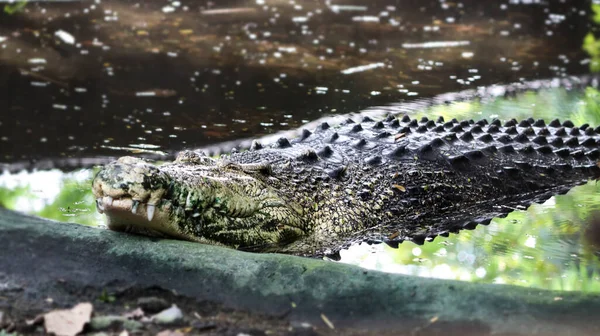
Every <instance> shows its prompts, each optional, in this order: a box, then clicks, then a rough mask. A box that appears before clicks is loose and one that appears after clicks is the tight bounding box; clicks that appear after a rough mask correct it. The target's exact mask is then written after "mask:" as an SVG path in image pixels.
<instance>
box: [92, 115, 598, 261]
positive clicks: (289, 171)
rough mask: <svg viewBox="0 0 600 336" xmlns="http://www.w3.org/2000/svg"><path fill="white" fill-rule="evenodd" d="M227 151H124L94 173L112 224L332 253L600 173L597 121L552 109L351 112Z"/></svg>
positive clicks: (451, 226) (482, 214) (480, 214)
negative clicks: (491, 114) (547, 113)
mask: <svg viewBox="0 0 600 336" xmlns="http://www.w3.org/2000/svg"><path fill="white" fill-rule="evenodd" d="M299 133H300V135H299V136H298V137H296V138H293V139H288V138H280V139H279V140H277V141H276V142H275V143H273V144H270V145H263V144H261V143H260V142H258V141H254V142H253V143H252V145H251V147H250V148H249V149H248V150H244V151H233V152H232V153H230V154H227V155H221V157H219V158H213V157H210V156H207V155H205V154H203V153H201V152H194V151H183V152H181V153H180V154H179V155H178V156H177V158H176V159H175V160H174V161H173V162H168V163H164V164H162V165H157V164H154V163H152V162H148V161H146V160H144V159H140V158H135V157H129V156H126V157H122V158H120V159H118V160H117V161H114V162H112V163H109V164H107V165H105V166H104V167H103V168H102V169H101V170H100V171H99V172H98V173H97V175H96V176H95V178H94V180H93V182H92V189H93V193H94V195H95V197H96V205H97V209H98V211H99V212H100V213H104V214H105V215H106V218H107V226H108V227H109V228H110V229H113V230H117V231H125V232H133V233H138V234H145V235H151V236H159V237H169V238H176V239H183V240H189V241H196V242H201V243H208V244H218V245H225V246H229V247H234V248H238V249H240V250H246V251H259V252H284V253H293V254H298V255H310V256H320V255H335V254H336V253H337V252H339V250H340V249H342V248H346V247H348V246H349V245H350V244H353V243H357V242H367V243H381V242H384V243H387V244H388V245H390V246H392V247H397V246H398V244H400V243H402V242H403V241H405V240H411V241H414V242H416V243H418V244H422V243H424V242H425V241H427V240H431V239H433V238H434V237H435V236H437V235H444V236H447V235H448V234H449V233H456V232H458V231H459V230H461V229H473V228H474V227H475V226H476V225H478V224H488V223H489V222H490V220H491V219H493V218H495V217H504V216H506V215H507V214H508V213H509V212H511V211H513V210H515V209H525V208H526V207H528V206H529V205H530V204H532V203H535V202H538V203H539V202H543V201H545V200H547V199H548V198H549V197H551V196H553V195H557V194H563V193H566V192H567V191H568V190H570V189H571V188H573V187H574V186H576V185H580V184H584V183H586V182H588V181H589V180H594V179H598V178H599V177H600V168H599V167H598V164H597V161H598V159H599V158H600V148H599V147H600V127H598V128H594V127H591V126H590V125H587V124H586V125H580V126H575V125H574V124H573V123H572V122H571V121H569V120H566V121H564V122H560V121H559V120H558V119H555V120H552V121H550V122H546V121H544V120H542V119H539V120H534V119H533V118H529V119H524V120H520V121H518V120H515V119H511V120H507V121H504V122H502V121H501V120H498V119H493V120H490V121H488V120H486V119H481V120H479V121H474V120H463V121H458V120H456V119H452V120H449V121H445V120H444V118H442V117H439V118H437V119H428V118H427V117H422V118H420V119H411V117H409V116H408V115H404V116H394V115H390V116H387V117H382V118H380V119H373V118H370V117H363V118H362V120H353V119H348V120H346V121H345V122H343V123H341V124H339V125H336V126H332V125H330V124H328V123H327V122H323V123H321V124H320V125H319V126H318V127H316V129H312V130H309V129H303V130H302V131H300V132H299Z"/></svg>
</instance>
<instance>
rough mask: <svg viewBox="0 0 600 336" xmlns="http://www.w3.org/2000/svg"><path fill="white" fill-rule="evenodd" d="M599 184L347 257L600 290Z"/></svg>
mask: <svg viewBox="0 0 600 336" xmlns="http://www.w3.org/2000/svg"><path fill="white" fill-rule="evenodd" d="M599 206H600V185H597V184H596V183H595V182H590V183H589V184H587V185H585V186H581V187H577V188H575V189H574V190H572V191H571V192H570V193H569V194H567V195H564V196H557V197H555V198H551V199H550V200H548V201H547V202H545V203H544V204H536V205H533V206H531V207H530V208H529V209H528V210H527V211H515V212H513V213H511V214H510V215H509V216H508V217H506V218H503V219H495V220H493V221H492V222H491V223H490V224H489V225H487V226H483V225H480V226H478V227H477V228H476V229H475V230H473V231H461V232H460V233H459V234H450V236H449V237H447V238H444V237H436V238H435V239H434V240H433V241H431V242H427V243H425V244H423V245H421V246H419V245H416V244H414V243H412V242H404V243H402V244H401V245H400V247H399V248H398V249H392V248H390V247H387V246H385V244H380V245H372V246H367V245H361V246H353V247H352V248H350V249H349V250H344V251H342V252H341V255H342V262H346V263H350V264H356V265H360V266H362V267H365V268H369V269H375V270H381V271H385V272H393V273H402V274H410V275H418V276H424V277H433V278H440V279H454V280H463V281H472V282H480V283H502V284H503V283H506V284H513V285H519V286H527V287H537V288H544V289H555V290H575V291H586V292H600V261H599V260H598V256H599V251H600V234H599V233H600V217H599V215H600V213H597V212H595V211H597V210H599Z"/></svg>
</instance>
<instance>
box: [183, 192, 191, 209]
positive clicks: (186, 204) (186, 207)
mask: <svg viewBox="0 0 600 336" xmlns="http://www.w3.org/2000/svg"><path fill="white" fill-rule="evenodd" d="M185 210H188V211H189V210H192V193H191V192H189V193H188V195H187V197H186V199H185Z"/></svg>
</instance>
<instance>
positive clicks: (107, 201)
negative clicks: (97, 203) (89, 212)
mask: <svg viewBox="0 0 600 336" xmlns="http://www.w3.org/2000/svg"><path fill="white" fill-rule="evenodd" d="M104 200H105V203H107V204H108V206H112V204H113V201H114V198H112V197H110V196H105V197H104Z"/></svg>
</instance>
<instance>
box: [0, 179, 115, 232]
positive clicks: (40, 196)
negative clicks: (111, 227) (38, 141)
mask: <svg viewBox="0 0 600 336" xmlns="http://www.w3.org/2000/svg"><path fill="white" fill-rule="evenodd" d="M92 176H93V171H92V170H90V169H82V170H78V171H74V172H71V173H63V172H61V171H59V170H50V171H37V172H33V173H28V172H25V171H22V172H20V173H18V174H8V173H6V172H5V173H3V174H2V175H0V206H3V207H6V208H8V209H14V210H18V211H22V212H25V213H29V214H33V215H36V216H40V217H44V218H48V219H54V220H58V221H61V222H72V223H79V224H84V225H90V226H104V225H103V224H102V222H103V218H102V216H101V215H100V214H99V213H97V212H96V207H95V201H94V197H93V195H92V193H91V185H92Z"/></svg>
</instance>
